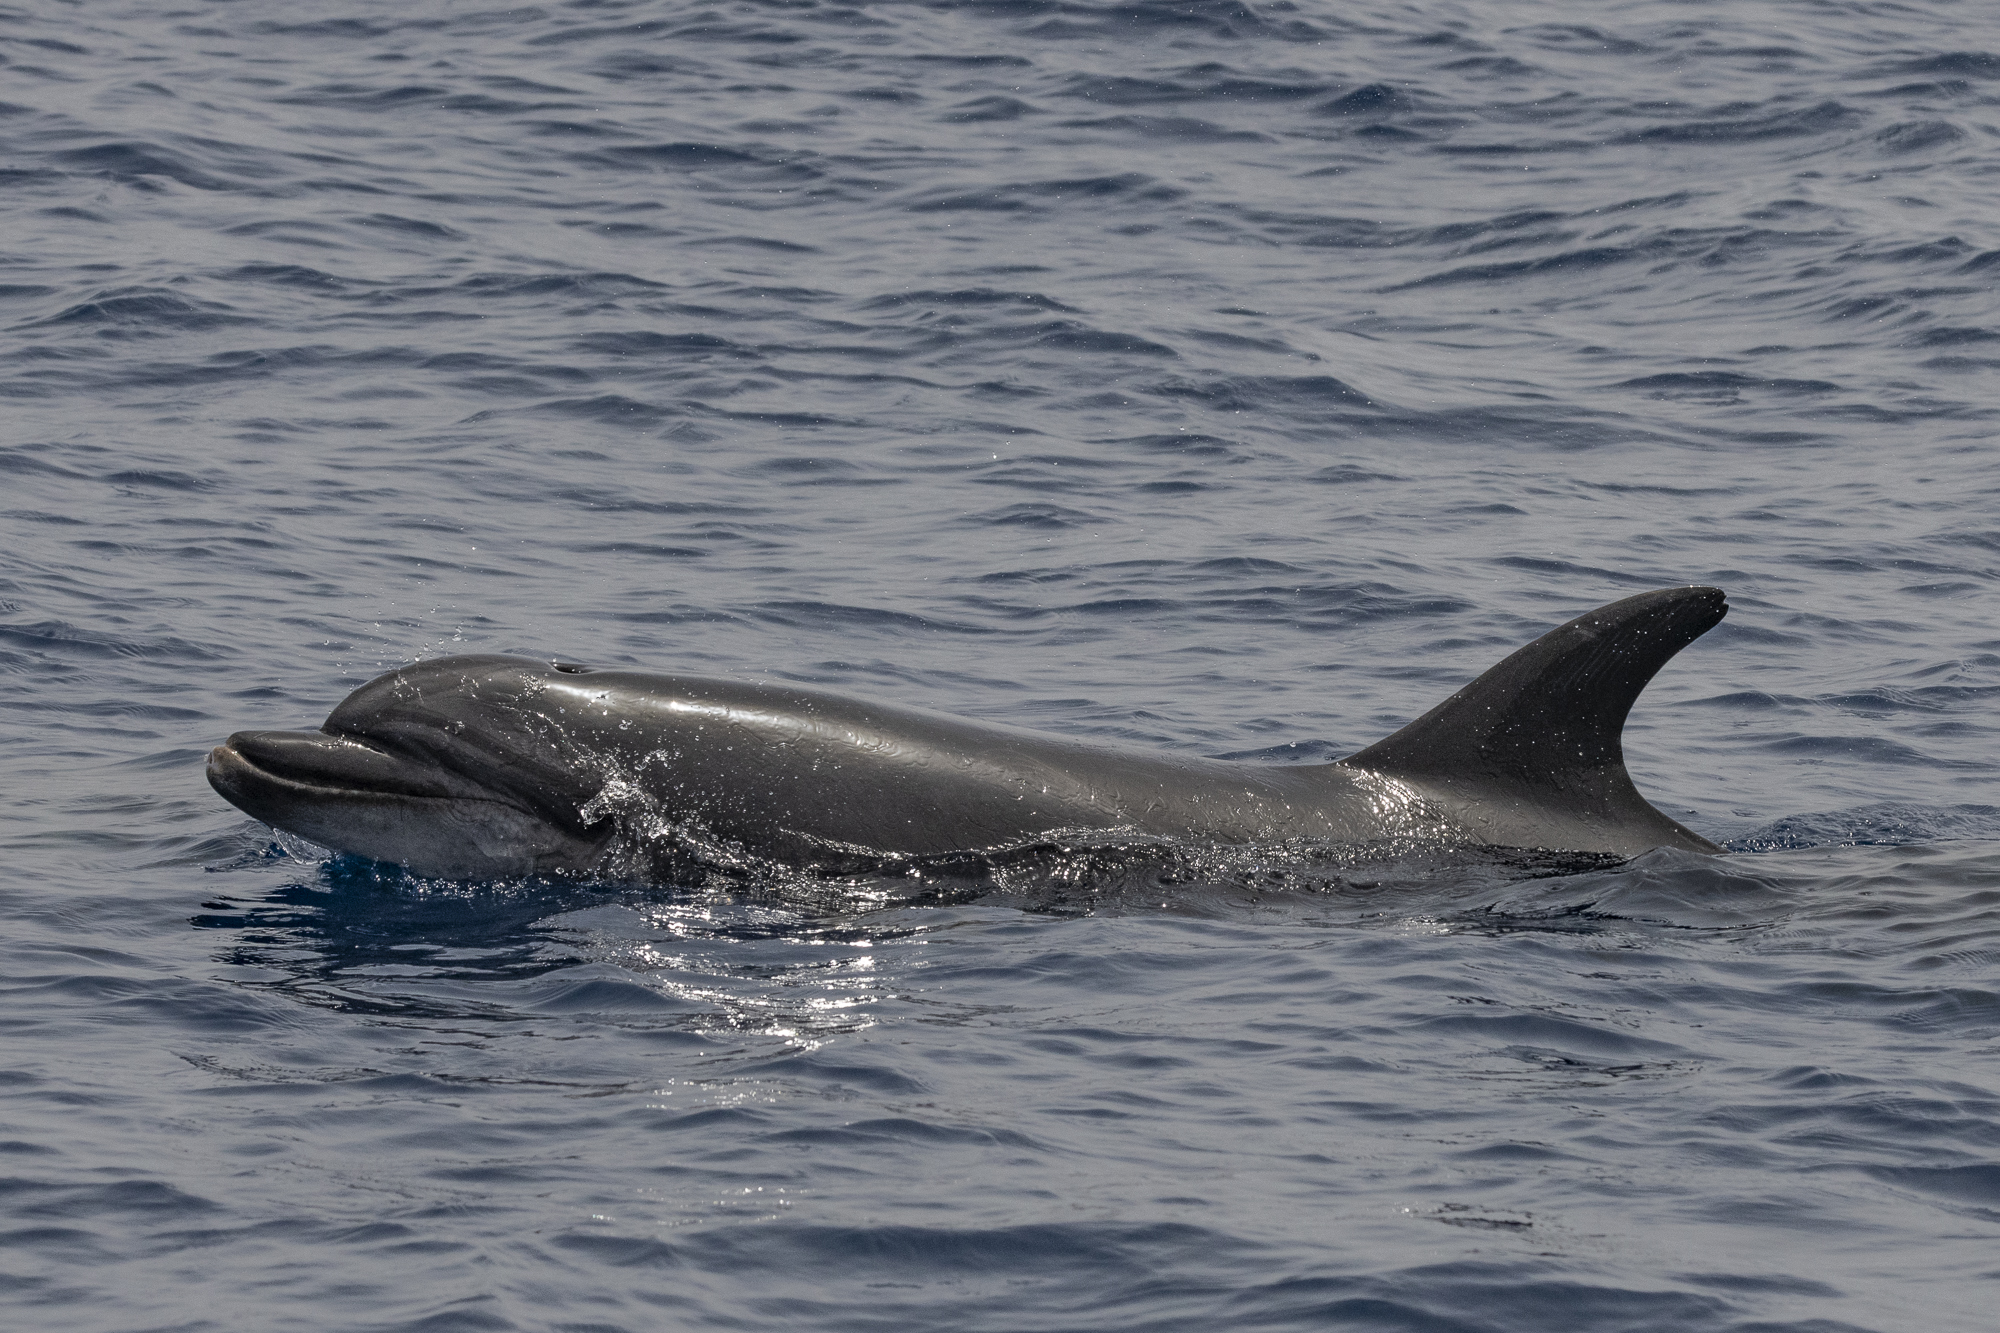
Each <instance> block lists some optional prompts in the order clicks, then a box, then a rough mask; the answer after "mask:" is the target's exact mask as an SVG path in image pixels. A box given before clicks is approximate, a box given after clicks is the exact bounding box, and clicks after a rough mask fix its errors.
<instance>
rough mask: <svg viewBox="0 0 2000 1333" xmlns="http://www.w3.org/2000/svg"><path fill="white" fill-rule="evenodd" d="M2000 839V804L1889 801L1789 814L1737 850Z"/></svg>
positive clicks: (1736, 844) (1737, 844)
mask: <svg viewBox="0 0 2000 1333" xmlns="http://www.w3.org/2000/svg"><path fill="white" fill-rule="evenodd" d="M1965 838H1975V839H1988V838H1993V839H2000V806H1991V805H1951V806H1919V805H1910V804H1906V803H1903V802H1896V801H1884V802H1881V803H1879V804H1876V805H1863V806H1856V807H1855V808H1853V809H1850V810H1834V811H1829V812H1826V813H1823V814H1804V815H1787V816H1785V817H1784V818H1783V819H1779V820H1774V821H1772V822H1771V823H1769V824H1766V825H1764V826H1763V827H1762V828H1759V829H1756V830H1754V831H1752V832H1750V833H1746V834H1743V835H1741V836H1740V837H1735V838H1731V839H1730V840H1729V841H1728V842H1727V843H1726V844H1725V846H1726V847H1727V848H1728V849H1729V850H1730V851H1732V852H1783V851H1798V850H1802V849H1805V848H1809V847H1877V846H1890V847H1901V846H1908V845H1910V844H1914V843H1925V842H1942V841H1947V840H1953V839H1965Z"/></svg>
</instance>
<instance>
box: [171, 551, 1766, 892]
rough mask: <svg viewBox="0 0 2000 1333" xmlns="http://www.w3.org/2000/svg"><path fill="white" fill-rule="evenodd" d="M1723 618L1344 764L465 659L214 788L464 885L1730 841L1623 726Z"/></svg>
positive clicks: (1601, 631) (1574, 639) (1474, 694)
mask: <svg viewBox="0 0 2000 1333" xmlns="http://www.w3.org/2000/svg"><path fill="white" fill-rule="evenodd" d="M1726 612H1727V605H1726V603H1725V602H1724V599H1723V595H1722V593H1721V591H1720V590H1719V589H1715V588H1704V587H1689V588H1670V589H1663V590H1660V591H1657V592H1649V593H1642V594H1640V595H1638V596H1635V597H1627V598H1624V599H1623V600H1620V601H1617V602H1613V603H1611V604H1610V605H1608V606H1604V607H1600V608H1598V609H1597V610H1595V611H1592V612H1589V613H1587V614H1585V615H1582V616H1579V617H1577V618H1576V619H1574V620H1572V621H1570V622H1568V623H1567V624H1565V625H1562V626H1560V627H1559V628H1557V629H1554V630H1551V631H1550V632H1549V633H1547V634H1545V635H1543V636H1542V637H1541V638H1539V639H1537V640H1535V641H1534V642H1533V643H1531V644H1529V645H1528V646H1527V647H1525V648H1523V649H1521V650H1520V651H1519V652H1516V653H1514V654H1513V655H1512V656H1510V657H1508V658H1507V659H1506V660H1505V661H1503V662H1501V663H1500V664H1499V665H1497V666H1495V667H1493V668H1492V669H1491V670H1489V671H1487V672H1486V673H1485V674H1484V675H1482V676H1480V677H1479V678H1478V679H1477V680H1475V681H1473V682H1472V683H1471V684H1470V685H1468V686H1466V687H1465V688H1464V689H1462V690H1460V691H1459V692H1457V693H1456V694H1454V695H1452V696H1451V697H1450V698H1449V699H1447V700H1446V701H1445V702H1444V703H1442V704H1440V705H1438V707H1436V708H1434V709H1432V710H1431V711H1430V712H1428V713H1426V714H1424V715H1423V716H1422V717H1420V718H1418V719H1417V720H1416V721H1414V722H1412V723H1410V725H1408V726H1407V727H1404V728H1403V729H1402V730H1400V731H1398V732H1396V733H1395V734H1394V735H1393V736H1390V737H1388V738H1387V739H1385V740H1383V741H1380V742H1378V743H1376V744H1374V745H1371V746H1369V747H1368V748H1367V749H1364V750H1362V751H1361V752H1360V753H1358V754H1355V755H1351V756H1349V757H1348V758H1346V759H1343V760H1340V761H1338V762H1335V763H1329V764H1307V765H1275V764H1245V763H1231V762H1227V761H1223V760H1216V759H1201V758H1190V757H1184V756H1176V755H1168V754H1153V753H1148V752H1145V751H1143V750H1139V749H1136V748H1129V747H1113V746H1104V745H1095V744H1086V743H1083V742H1079V741H1074V740H1070V739H1067V738H1064V737H1060V736H1053V735H1043V734H1040V733H1037V732H1032V731H1027V730H1023V729H1020V728H1014V727H1005V726H998V725H994V724H991V723H982V722H975V721H970V720H967V719H963V718H957V717H952V716H949V715H946V714H942V713H934V712H929V711H925V710H921V709H912V708H904V707H898V706H893V705H886V704H877V703H864V702H860V701H857V700H852V699H846V698H842V697H840V696H838V695H832V694H826V693H821V692H818V691H812V690H803V689H797V688H793V687H789V686H773V685H765V684H752V683H747V682H741V681H731V680H718V679H710V678H704V677H688V676H672V675H663V674H656V673H650V672H636V671H597V670H593V669H591V668H589V667H585V666H579V665H575V664H572V663H565V662H555V663H549V662H543V661H539V660H536V659H533V658H524V657H508V656H496V655H468V656H455V657H445V658H439V659H434V660H431V661H425V662H419V663H416V664H414V665H412V666H408V667H405V668H402V669H400V670H397V671H392V672H390V673H388V674H387V675H384V676H381V677H379V678H378V679H376V680H374V681H371V682H369V683H368V684H367V685H364V686H363V687H362V688H360V689H359V690H357V691H355V692H354V693H353V694H352V695H350V696H349V697H348V698H347V699H346V700H345V701H343V702H342V703H341V704H340V706H339V707H337V708H336V709H334V711H333V713H332V715H331V716H329V717H328V718H327V720H326V723H325V724H324V725H323V726H322V727H321V729H320V730H319V731H317V732H283V731H279V732H274V731H245V732H238V733H236V734H235V735H233V736H231V737H230V738H229V740H228V742H227V743H226V744H224V745H221V746H218V747H217V748H216V749H215V750H214V751H212V752H211V754H210V756H209V760H208V777H209V782H210V783H211V785H213V786H214V788H215V790H216V791H218V792H219V793H221V794H222V795H223V796H224V797H226V798H227V799H228V800H230V801H232V802H234V803H235V804H236V805H238V806H239V807H241V808H242V809H244V810H245V811H247V812H249V813H250V814H252V815H254V816H256V817H257V818H259V819H263V820H265V821H267V822H269V823H271V824H273V825H275V826H277V827H279V828H282V829H286V830H289V831H291V832H293V833H296V834H300V835H302V836H304V837H307V838H310V839H312V840H314V841H315V842H319V843H323V844H325V845H327V846H329V847H333V848H335V849H338V850H341V851H345V852H350V853H354V854H357V855H360V856H365V857H369V858H372V859H375V860H378V861H387V862H394V863H396V864H399V865H401V866H403V867H404V868H406V869H407V870H409V871H410V872H412V873H414V874H417V875H422V876H427V877H437V878H448V879H449V878H457V879H490V878H496V877H501V876H511V875H523V874H550V873H555V874H601V873H607V872H610V873H620V874H632V873H634V872H635V871H636V872H638V873H645V870H646V868H647V866H648V865H649V860H651V861H657V860H658V859H659V858H658V854H660V853H666V854H668V856H669V858H670V859H671V858H673V857H680V856H685V855H686V854H687V852H688V851H689V850H690V848H692V849H694V850H696V851H699V850H700V849H701V848H703V847H708V848H716V847H726V848H729V849H731V851H732V852H733V853H738V854H741V853H747V854H748V855H749V856H751V857H753V858H757V859H760V860H764V861H768V862H776V863H780V864H784V865H789V866H792V867H796V868H802V869H806V870H846V869H851V868H852V867H854V866H855V865H857V864H866V863H869V862H876V863H880V862H883V861H895V860H899V859H909V858H922V857H935V856H939V855H944V854H950V853H963V852H992V851H1003V850H1006V849H1009V848H1015V847H1020V846H1022V845H1024V844H1027V843H1030V842H1033V841H1034V840H1036V839H1042V838H1047V837H1050V836H1052V835H1055V834H1071V835H1074V834H1077V833H1084V834H1095V835H1107V834H1117V833H1121V832H1129V833H1135V834H1138V835H1141V836H1148V837H1164V838H1172V839H1186V840H1192V841H1197V842H1223V843H1245V842H1271V841H1281V840H1287V839H1301V838H1303V839H1309V840H1314V841H1318V842H1330V843H1336V844H1353V843H1377V842H1383V841H1387V840H1397V841H1400V842H1403V843H1406V844H1413V845H1420V846H1424V847H1426V848H1430V849H1439V848H1451V847H1464V848H1474V847H1504V848H1523V849H1536V850H1546V851H1562V852H1577V853H1597V854H1604V855H1610V856H1632V855H1636V854H1638V853H1640V852H1643V851H1647V850H1649V849H1651V848H1654V847H1663V846H1665V847H1680V848H1685V849H1689V850H1695V851H1710V852H1712V851H1718V850H1720V849H1719V848H1717V847H1716V846H1715V845H1714V844H1713V843H1711V842H1709V841H1708V840H1707V839H1705V838H1702V837H1701V836H1699V835H1698V834H1696V833H1694V832H1692V831H1690V830H1688V829H1686V828H1684V827H1682V826H1681V825H1680V824H1678V823H1676V822H1675V821H1673V820H1672V819H1670V818H1668V817H1667V816H1666V815H1664V814H1662V813H1661V812H1660V811H1658V810H1656V809H1655V808H1654V807H1653V806H1651V805H1650V804H1648V803H1647V801H1646V800H1645V798H1644V797H1642V796H1641V795H1640V794H1639V792H1638V789H1637V788H1636V787H1634V786H1633V784H1632V780H1631V777H1630V776H1629V775H1628V774H1627V772H1626V770H1625V763H1624V754H1623V749H1622V746H1621V743H1620V737H1621V733H1622V732H1623V729H1624V725H1625V718H1626V715H1627V714H1628V713H1629V712H1630V710H1631V707H1632V704H1633V701H1634V700H1635V699H1637V698H1638V695H1639V692H1640V691H1641V690H1642V689H1644V688H1645V685H1646V683H1647V682H1648V681H1650V680H1651V679H1652V678H1653V676H1654V674H1655V673H1656V672H1658V671H1659V669H1660V668H1661V667H1662V666H1664V665H1665V664H1666V662H1667V660H1668V659H1669V658H1671V657H1672V656H1673V655H1674V654H1675V653H1677V652H1679V651H1680V650H1681V649H1682V648H1683V647H1685V646H1686V645H1687V644H1689V643H1691V642H1693V641H1694V639H1695V638H1697V637H1698V636H1700V635H1701V634H1702V633H1704V632H1706V631H1707V630H1708V629H1710V628H1711V627H1712V626H1714V625H1715V624H1717V623H1718V622H1720V621H1721V619H1722V617H1723V616H1724V615H1725V614H1726Z"/></svg>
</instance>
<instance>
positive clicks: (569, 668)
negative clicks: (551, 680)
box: [550, 662, 590, 676]
mask: <svg viewBox="0 0 2000 1333" xmlns="http://www.w3.org/2000/svg"><path fill="white" fill-rule="evenodd" d="M550 665H552V666H554V667H555V669H556V670H558V671H560V672H562V673H563V674H564V675H568V676H581V675H583V674H584V673H585V672H587V671H589V670H590V668H589V667H587V666H584V665H582V664H581V663H578V662H554V663H551V664H550Z"/></svg>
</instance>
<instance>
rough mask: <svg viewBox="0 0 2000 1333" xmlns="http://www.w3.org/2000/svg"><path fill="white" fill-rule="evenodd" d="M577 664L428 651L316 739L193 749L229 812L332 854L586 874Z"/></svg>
mask: <svg viewBox="0 0 2000 1333" xmlns="http://www.w3.org/2000/svg"><path fill="white" fill-rule="evenodd" d="M586 671H587V669H586V668H582V667H576V666H571V665H569V664H567V663H550V662H545V661H537V660H535V659H532V658H524V657H497V656H465V657H444V658H437V659H434V660H431V661H428V662H418V663H416V664H415V665H413V666H408V667H404V668H402V669H401V670H398V671H392V672H390V673H389V674H388V675H385V676H381V677H378V678H376V679H375V680H372V681H370V682H369V683H368V684H366V685H363V686H362V687H361V688H360V689H358V690H356V691H355V692H354V693H353V694H351V695H349V696H348V697H347V698H346V699H345V700H344V701H342V703H341V704H340V706H339V707H338V708H335V709H334V710H333V712H332V714H331V715H329V716H328V717H327V719H326V721H325V723H323V724H322V725H321V727H320V729H319V730H318V731H239V732H237V733H236V734H235V735H233V736H231V737H230V738H229V740H228V741H227V742H226V743H224V744H222V745H219V746H217V747H216V748H215V749H214V750H213V751H211V752H210V754H209V756H208V781H209V784H210V785H211V786H213V787H214V788H215V790H216V791H218V792H220V793H221V794H222V795H223V796H224V797H225V798H226V799H228V800H229V801H230V802H231V803H232V804H234V805H236V806H238V807H239V808H241V809H242V810H244V811H246V812H247V813H249V814H251V815H253V816H255V817H256V818H258V819H261V820H263V821H264V822H266V823H268V824H273V825H276V826H277V827H278V828H281V829H286V830H288V831H290V832H293V833H297V834H299V835H301V836H303V837H306V838H310V839H312V840H313V841H314V842H317V843H321V844H323V845H325V846H328V847H332V848H334V849H335V850H338V851H343V852H352V853H355V854H357V855H360V856H366V857H370V858H373V859H375V860H378V861H389V862H394V863H397V864H400V865H402V866H403V867H405V868H406V869H408V870H409V871H410V872H411V873H413V874H417V875H424V876H435V877H439V878H447V879H493V878H500V877H506V876H513V875H524V874H536V873H545V872H576V871H583V870H588V869H589V868H590V867H592V866H593V865H594V864H595V863H596V862H597V860H598V858H599V856H600V854H601V853H602V852H603V850H604V847H605V844H606V843H607V842H608V840H609V839H610V838H611V835H612V825H611V821H610V820H608V819H604V818H601V817H594V815H595V812H593V813H592V814H591V815H586V814H585V813H584V807H585V806H586V805H587V804H588V803H589V801H590V799H591V797H592V796H594V795H596V794H597V792H598V791H599V790H600V789H601V788H602V787H603V784H604V775H603V773H602V772H598V771H594V770H593V766H592V765H591V764H590V763H589V761H588V756H587V753H586V752H585V751H584V750H583V749H582V747H579V746H578V745H577V744H576V743H575V740H574V738H575V737H576V735H577V731H578V727H579V724H583V723H584V714H585V712H586V710H587V708H588V695H587V691H586V690H585V688H584V687H583V683H584V680H585V679H586V678H587V677H586Z"/></svg>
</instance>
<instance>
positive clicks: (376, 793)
mask: <svg viewBox="0 0 2000 1333" xmlns="http://www.w3.org/2000/svg"><path fill="white" fill-rule="evenodd" d="M208 771H210V773H220V775H222V777H224V779H250V781H254V783H266V785H270V787H282V789H288V791H292V793H296V795H300V797H314V799H320V801H328V799H332V801H338V799H348V801H354V799H384V797H394V799H396V801H434V803H440V805H442V803H458V801H484V803H488V805H504V807H508V809H514V811H520V813H522V815H528V811H524V809H522V807H518V805H514V803H512V801H502V799H498V797H472V795H454V793H422V791H408V789H400V787H392V785H386V787H360V785H330V783H324V781H314V777H318V775H314V777H300V775H294V773H276V771H272V769H268V767H264V765H258V763H256V761H252V759H248V757H246V755H244V753H242V751H238V749H234V747H230V745H218V747H216V749H212V751H208Z"/></svg>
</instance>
